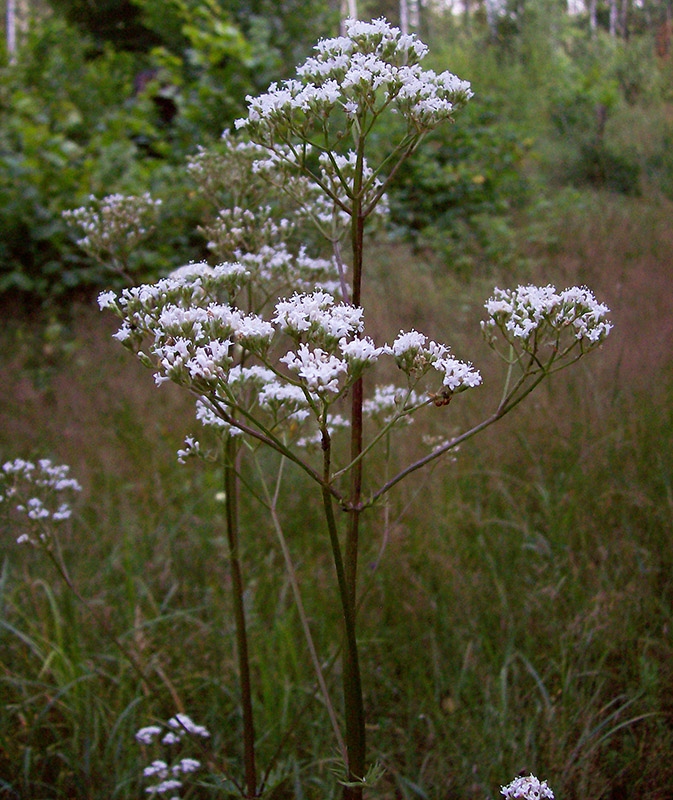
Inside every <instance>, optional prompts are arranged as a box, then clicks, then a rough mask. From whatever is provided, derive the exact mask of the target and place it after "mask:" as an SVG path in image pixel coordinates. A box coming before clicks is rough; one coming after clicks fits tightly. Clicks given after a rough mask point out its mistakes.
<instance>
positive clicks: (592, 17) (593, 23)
mask: <svg viewBox="0 0 673 800" xmlns="http://www.w3.org/2000/svg"><path fill="white" fill-rule="evenodd" d="M597 5H598V3H597V0H590V2H589V29H590V30H591V38H592V39H594V38H595V36H596V31H597V30H598V20H597V18H596V8H597Z"/></svg>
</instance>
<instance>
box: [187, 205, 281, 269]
mask: <svg viewBox="0 0 673 800" xmlns="http://www.w3.org/2000/svg"><path fill="white" fill-rule="evenodd" d="M295 227H296V225H295V223H294V221H292V220H289V219H287V218H281V219H279V220H278V221H276V220H275V219H274V218H273V213H272V209H271V207H270V206H260V207H259V208H258V209H257V210H256V211H255V212H253V211H250V210H249V209H243V208H240V207H239V206H233V208H223V209H220V211H219V213H218V215H217V217H216V218H215V219H214V220H213V222H211V223H210V224H209V225H204V226H203V227H202V228H201V230H202V232H203V233H204V234H205V235H206V237H207V238H208V249H209V250H211V251H212V252H213V253H214V254H215V255H216V256H217V257H218V258H224V259H226V258H229V257H230V256H231V255H232V254H234V255H236V257H237V258H238V257H239V256H238V254H239V253H241V254H243V253H254V252H256V251H258V250H259V249H260V248H262V247H269V246H273V245H275V244H279V243H281V242H284V241H285V240H287V238H288V237H289V236H290V235H291V234H292V232H293V231H294V229H295Z"/></svg>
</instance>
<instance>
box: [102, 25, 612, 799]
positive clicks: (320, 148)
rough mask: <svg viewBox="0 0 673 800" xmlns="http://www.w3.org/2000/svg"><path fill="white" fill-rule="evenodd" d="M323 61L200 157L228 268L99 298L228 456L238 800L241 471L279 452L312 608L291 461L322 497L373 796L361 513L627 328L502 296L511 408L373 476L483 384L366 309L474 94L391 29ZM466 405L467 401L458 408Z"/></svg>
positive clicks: (357, 772)
mask: <svg viewBox="0 0 673 800" xmlns="http://www.w3.org/2000/svg"><path fill="white" fill-rule="evenodd" d="M315 51H316V52H315V55H314V56H312V57H310V58H309V59H307V61H306V62H305V63H304V64H303V65H301V66H300V67H298V68H297V73H296V77H295V78H292V79H290V80H288V81H285V82H283V83H279V84H273V85H272V86H271V87H269V90H268V92H267V93H266V94H263V95H261V96H259V97H256V98H252V97H249V98H248V106H249V107H248V114H247V116H246V117H245V118H243V119H241V120H239V121H238V122H237V126H236V127H237V129H238V130H239V131H240V132H241V133H242V134H243V135H244V136H247V139H245V140H240V141H239V140H236V139H235V137H234V136H233V135H232V134H229V133H227V134H226V136H225V140H224V143H223V149H222V151H221V152H220V153H219V154H215V155H213V154H209V153H206V152H205V151H204V152H201V153H199V154H197V156H196V157H195V158H194V159H193V160H192V164H191V169H192V172H193V174H195V175H196V176H197V177H198V179H199V185H200V186H201V187H202V189H203V191H204V194H205V195H206V196H207V197H208V198H210V199H211V200H212V201H213V203H215V204H217V203H218V202H221V201H220V200H218V198H219V197H220V196H221V195H222V192H223V187H226V191H224V195H226V196H227V197H228V198H229V200H228V205H226V206H224V207H220V208H219V209H216V210H214V213H213V214H212V216H211V217H210V219H209V220H208V221H206V222H205V223H204V226H203V232H204V233H205V234H206V235H207V237H208V241H209V247H210V250H211V252H212V253H213V256H214V260H215V259H219V260H220V262H221V263H218V264H217V265H216V266H210V265H208V264H198V265H188V266H187V267H184V268H182V269H181V270H179V271H177V272H176V273H174V274H172V275H171V276H169V277H167V278H164V279H162V280H160V281H159V282H157V283H155V284H152V285H143V286H137V287H131V288H128V289H126V290H124V291H122V292H121V293H115V292H111V291H108V292H104V293H103V294H102V295H101V296H100V298H99V304H100V306H101V308H103V309H109V310H111V311H113V312H114V313H116V314H117V315H118V316H119V317H120V318H121V320H122V323H121V327H120V329H119V331H118V332H117V333H116V334H115V335H116V337H117V338H118V339H119V340H120V342H121V343H122V344H123V345H124V346H125V347H127V348H128V349H129V350H130V351H132V352H133V353H135V354H136V356H137V357H138V358H139V359H140V360H141V361H142V363H143V364H145V365H146V366H148V367H150V368H151V369H152V370H154V374H155V380H156V382H157V384H162V383H164V382H165V381H173V382H174V383H177V384H179V385H180V386H182V387H184V388H185V389H187V390H188V391H189V392H190V393H191V394H192V395H193V396H194V397H195V398H196V416H197V418H198V420H199V421H200V422H202V423H203V424H204V425H205V426H206V427H207V428H209V429H211V430H214V431H215V432H216V433H217V434H218V436H219V437H220V438H221V441H222V442H223V445H222V453H223V459H224V468H225V491H226V496H227V502H228V505H227V530H228V535H229V543H230V552H231V554H232V558H231V567H232V579H233V582H234V583H235V584H236V583H237V585H238V588H237V589H236V590H235V591H237V592H238V594H239V602H238V605H237V604H236V603H235V614H236V616H237V631H238V634H237V635H238V640H237V641H238V646H239V668H240V672H241V676H240V677H241V686H242V696H243V706H244V709H243V716H244V737H243V738H244V751H245V754H244V755H245V757H244V761H245V769H244V772H245V777H244V782H243V784H242V786H241V793H242V794H243V795H244V796H246V797H249V798H252V797H258V796H260V795H261V794H262V792H263V790H264V788H265V786H264V779H263V780H262V781H259V780H258V777H257V772H256V768H255V758H254V745H255V741H254V726H253V722H252V704H251V701H250V697H251V688H250V679H251V678H250V674H249V670H248V668H247V664H246V658H247V657H246V656H245V647H246V645H245V619H244V609H243V605H242V601H241V600H240V598H241V597H242V589H241V585H240V581H241V577H240V570H239V568H238V566H237V563H238V561H237V551H238V544H237V535H238V523H237V513H238V512H237V505H236V503H237V500H236V498H237V497H238V490H239V488H240V487H239V485H238V483H237V476H238V474H239V470H240V466H241V459H242V458H243V456H244V454H245V453H246V452H248V453H252V454H254V453H255V452H256V451H257V449H258V448H259V447H261V446H264V447H266V448H269V449H270V450H272V451H274V452H275V453H276V454H277V455H278V457H279V461H278V463H279V465H280V466H279V472H278V477H277V479H276V484H275V489H273V488H269V487H270V484H269V483H267V482H266V480H265V479H264V475H262V486H263V487H264V493H265V504H266V506H267V507H268V509H269V511H270V514H271V517H272V522H273V526H274V528H275V530H276V532H277V533H278V539H279V542H280V545H281V548H283V553H284V556H285V560H286V565H287V568H288V571H289V573H290V576H291V579H292V582H293V590H295V598H296V600H297V603H298V607H299V608H300V612H301V597H300V594H299V587H298V586H297V583H296V575H295V574H294V571H293V568H292V563H291V559H290V558H289V554H288V551H287V543H286V542H285V538H284V536H283V532H282V527H281V525H280V521H279V518H278V514H277V513H276V508H277V501H278V495H279V492H280V490H281V474H282V471H281V470H282V465H283V464H285V463H288V462H289V463H291V464H292V465H294V467H295V468H297V469H299V470H301V471H302V472H303V473H304V474H305V475H306V476H308V477H309V478H310V479H311V480H312V481H313V483H314V484H315V487H316V492H317V497H318V498H319V502H320V504H321V506H322V512H323V516H324V525H325V533H326V540H327V542H328V544H329V547H330V550H331V555H332V559H333V562H334V569H335V579H336V591H337V594H338V598H339V603H340V609H341V617H342V623H343V631H342V632H343V642H342V676H343V720H344V730H343V731H342V730H341V723H340V721H339V715H338V714H337V713H336V712H335V709H334V704H332V702H331V699H330V697H329V693H328V691H327V687H326V685H325V682H324V680H322V679H321V678H322V676H321V667H320V660H319V659H318V658H317V657H316V656H315V651H314V648H313V644H312V640H311V636H310V627H309V626H308V623H307V622H306V620H305V616H304V615H303V614H302V621H303V623H304V631H305V634H306V638H307V642H308V643H309V649H310V650H311V655H312V659H313V663H314V666H315V668H316V673H317V675H318V680H319V683H320V686H321V691H322V693H323V695H324V699H325V704H326V707H327V708H328V710H329V711H330V719H331V722H332V726H333V728H334V732H335V738H336V742H337V745H338V746H339V749H340V750H341V752H342V756H343V761H344V768H343V772H342V774H340V776H339V780H340V782H341V784H342V785H343V794H344V797H345V798H349V799H350V798H360V797H362V794H363V789H364V788H365V787H366V786H368V785H370V784H371V782H372V779H373V778H374V777H375V775H376V774H377V770H376V769H375V767H372V766H371V765H370V764H369V762H368V759H367V751H366V742H365V713H364V706H363V689H362V679H361V674H360V663H359V655H358V634H357V610H358V607H359V602H360V599H361V594H360V592H359V588H360V584H359V581H358V556H359V553H360V550H361V541H360V540H361V517H362V515H363V514H364V513H366V512H368V511H369V510H370V509H372V508H373V507H375V506H376V505H377V504H378V503H380V502H382V501H383V499H384V498H385V496H386V495H387V493H388V492H389V491H390V490H391V489H392V488H393V487H394V486H395V485H396V484H397V483H399V482H400V481H402V480H403V479H404V478H406V477H407V476H409V475H411V474H412V473H414V472H416V471H417V470H420V469H421V468H422V467H424V466H426V465H428V464H430V463H432V462H435V461H436V460H437V459H439V458H441V457H442V456H444V455H446V454H448V453H449V452H450V451H452V450H455V448H457V447H458V446H459V445H460V444H461V443H462V442H464V441H465V440H467V439H469V438H470V437H472V436H474V435H475V434H477V433H478V432H480V431H481V430H484V429H485V428H487V427H488V426H490V425H491V424H493V423H494V422H496V421H497V420H499V419H500V418H501V417H503V416H504V415H505V414H506V413H508V412H509V411H511V410H512V409H513V408H514V407H515V406H516V405H517V404H518V403H519V402H521V400H523V399H524V398H525V397H526V396H527V395H528V394H529V393H530V392H531V391H532V390H533V389H534V388H535V387H536V386H537V385H538V384H539V383H540V382H541V381H542V380H543V379H544V378H545V377H546V376H547V375H549V374H550V373H552V372H555V371H557V370H558V369H561V368H563V367H565V366H567V365H568V364H570V363H572V362H573V361H575V360H577V359H578V358H580V357H581V356H583V355H585V354H586V353H588V352H589V351H591V350H593V349H595V348H596V347H598V346H599V345H600V344H601V343H602V342H603V341H604V339H605V337H606V336H607V335H608V333H609V331H610V327H611V326H610V323H609V322H608V321H607V320H606V315H607V313H608V309H607V308H606V306H605V305H602V304H600V303H598V302H597V301H596V300H595V298H594V296H593V295H592V294H591V292H590V291H589V290H588V289H585V288H577V287H573V288H570V289H567V290H565V291H560V292H557V291H556V289H555V288H554V287H552V286H546V287H542V288H539V287H534V286H526V287H519V288H518V289H516V290H514V291H503V290H499V289H496V290H495V292H494V295H493V297H492V298H491V299H489V300H488V301H487V303H486V312H487V319H486V320H485V322H484V323H483V326H482V327H483V332H484V334H485V336H486V337H487V340H488V342H489V343H490V344H491V346H492V347H493V348H494V350H495V351H496V352H497V353H498V354H499V355H500V356H501V357H502V358H503V359H504V360H505V361H506V362H507V364H508V370H507V378H506V381H505V385H504V387H503V391H502V395H501V399H500V402H499V403H498V405H497V407H496V408H495V409H493V410H492V411H490V413H487V414H486V415H485V416H484V418H483V419H482V421H481V422H479V423H478V424H477V425H474V426H472V427H470V428H467V429H465V430H463V431H462V432H461V433H459V434H457V435H453V436H451V437H450V438H444V439H443V440H442V441H441V442H440V443H439V444H435V445H434V446H430V447H429V449H428V451H427V452H426V453H425V454H424V455H423V456H421V457H420V458H418V459H417V460H415V461H413V462H411V463H408V464H406V465H403V466H401V467H399V468H398V469H397V472H395V473H393V474H388V475H386V477H385V478H384V479H382V480H381V481H380V482H377V478H376V477H375V475H373V474H371V471H370V472H367V471H366V469H365V467H366V464H367V462H368V459H369V458H370V456H371V455H372V453H373V452H374V451H375V450H376V449H377V448H379V447H381V448H383V447H385V448H389V443H390V437H391V435H392V434H393V433H395V432H399V429H401V428H402V426H403V423H407V422H409V421H410V420H412V419H413V418H414V417H415V416H416V415H418V414H421V413H422V412H423V410H424V409H426V408H427V407H428V406H439V407H446V406H448V405H449V403H450V402H451V401H452V399H453V398H455V397H456V396H457V395H460V394H462V393H463V392H465V391H468V390H471V389H474V388H475V387H478V386H479V385H480V384H481V382H482V378H481V374H480V372H479V371H478V370H477V369H476V368H475V367H474V366H473V365H472V364H471V363H470V362H469V361H466V360H462V359H459V358H457V357H456V356H454V355H453V353H452V352H451V350H450V348H449V346H448V345H447V344H444V343H441V342H436V341H433V340H430V339H429V338H428V337H427V336H426V335H425V334H424V333H422V332H420V331H417V330H407V331H404V330H403V331H400V333H399V334H398V335H397V336H396V337H395V338H394V340H393V341H390V342H379V343H377V342H375V341H373V339H372V338H370V337H369V336H368V335H367V331H366V325H365V321H366V320H365V317H366V313H365V309H364V308H363V307H362V302H361V299H362V286H363V279H364V267H365V261H364V253H365V235H364V234H365V227H366V225H367V224H368V222H370V221H371V219H372V217H373V216H374V215H375V214H379V215H381V211H382V209H383V210H385V205H384V204H385V191H386V188H387V186H388V185H389V182H390V180H391V179H392V177H393V176H394V175H395V174H396V173H397V171H398V170H399V169H400V168H401V167H402V165H403V163H404V161H405V159H406V158H408V156H409V155H410V154H411V153H413V152H414V150H415V149H416V148H417V147H418V146H419V145H420V143H421V142H422V140H423V137H424V136H425V135H426V134H427V133H428V132H429V131H431V130H432V129H433V128H434V127H436V126H437V125H439V124H442V123H444V122H447V121H450V120H451V119H452V118H453V116H454V115H455V114H456V113H457V112H458V111H459V110H460V108H461V107H462V106H463V105H464V104H465V103H466V102H468V101H469V99H470V98H471V96H472V92H471V89H470V85H469V83H467V82H466V81H463V80H461V79H459V78H457V77H456V76H455V75H452V74H451V73H449V72H443V73H441V74H436V73H435V72H433V71H430V70H424V69H423V68H422V67H421V61H422V59H423V58H424V56H425V55H426V52H427V48H426V46H425V45H424V44H423V43H422V42H421V41H420V40H419V39H418V38H417V37H416V36H414V35H403V34H402V33H401V32H400V31H399V30H398V29H396V28H394V27H391V26H390V25H389V24H388V23H387V22H386V21H385V20H382V19H379V20H376V21H373V22H369V23H365V22H360V21H354V20H350V21H348V22H347V23H346V33H345V35H344V36H341V37H338V38H335V39H328V40H324V41H321V42H319V43H318V44H317V45H316V48H315ZM390 114H396V115H397V116H398V118H401V119H402V120H403V121H404V125H403V126H401V127H400V126H395V128H394V130H396V131H398V130H400V131H401V133H400V135H399V139H398V140H395V141H390V144H389V151H388V152H387V154H386V155H385V157H384V158H383V159H382V160H381V161H380V162H378V163H373V162H371V163H370V162H368V160H367V156H368V155H371V153H370V149H372V148H371V147H370V141H371V137H372V134H373V132H375V131H380V130H381V124H382V123H384V122H385V118H386V117H387V115H390ZM377 152H380V143H379V144H378V145H377ZM259 181H263V182H266V184H268V185H269V186H270V187H272V188H273V189H275V191H276V198H278V197H281V196H282V197H284V198H286V200H287V202H288V203H289V205H288V208H292V209H294V210H293V211H291V212H289V213H288V215H287V216H280V217H279V218H278V219H272V216H273V214H274V212H275V211H276V210H279V209H281V208H282V207H283V206H282V203H278V202H277V203H276V205H274V206H271V205H267V204H265V201H264V199H263V193H262V192H261V191H260V183H259ZM218 193H219V194H218ZM248 203H249V204H250V205H249V206H248V205H246V204H248ZM299 217H301V218H302V219H303V220H305V219H306V218H308V219H310V220H312V221H313V222H314V223H315V225H316V227H317V229H318V230H319V231H321V233H322V234H323V235H324V237H325V239H326V241H327V242H328V243H329V246H330V247H331V253H330V257H329V258H328V259H324V258H323V259H320V258H313V257H309V255H308V254H307V251H306V248H302V247H298V248H297V247H296V244H297V240H296V237H295V238H293V236H294V233H293V232H294V230H295V226H296V224H297V219H298V218H299ZM106 241H107V240H106ZM342 246H343V247H344V248H345V249H346V252H347V254H348V256H349V260H350V267H348V266H347V265H346V263H345V260H344V259H343V258H342ZM386 360H387V361H388V362H389V363H390V364H391V365H394V366H395V367H396V369H397V374H398V375H399V377H400V380H399V381H398V382H397V383H395V384H386V385H375V383H374V375H375V372H376V369H378V367H377V368H376V369H375V365H377V364H379V362H384V361H386ZM457 407H458V403H453V404H452V405H451V410H452V411H453V410H455V409H457ZM204 441H205V439H203V437H201V439H200V440H197V439H195V438H192V437H190V438H188V440H187V445H186V448H185V450H183V451H181V453H180V458H181V459H183V460H184V459H185V458H186V457H187V456H188V455H190V454H194V453H201V454H205V455H207V454H208V452H209V451H208V450H207V448H206V446H205V445H204V444H203V442H204ZM246 698H247V699H246ZM161 769H162V770H164V767H162V768H161ZM166 769H168V768H167V767H166ZM162 775H163V772H162Z"/></svg>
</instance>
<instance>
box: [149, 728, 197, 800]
mask: <svg viewBox="0 0 673 800" xmlns="http://www.w3.org/2000/svg"><path fill="white" fill-rule="evenodd" d="M189 736H193V737H201V738H208V737H209V736H210V732H209V731H208V730H207V729H206V728H205V727H204V726H203V725H197V724H196V723H194V722H193V721H192V720H191V719H190V718H189V717H188V716H187V714H176V715H175V716H174V717H171V718H170V719H169V720H168V722H167V723H166V724H165V725H148V726H146V727H144V728H141V729H140V730H139V731H138V732H137V733H136V735H135V738H136V741H137V742H139V743H140V744H142V745H145V746H150V745H154V744H161V745H165V746H168V747H170V746H175V745H179V744H181V745H184V743H185V740H186V739H187V738H188V737H189ZM200 767H201V762H200V761H197V759H195V758H189V757H186V758H185V757H181V758H178V757H176V756H174V757H173V758H171V759H170V761H166V760H164V759H160V758H157V759H154V760H153V761H152V762H151V763H150V764H149V765H148V766H147V767H145V768H144V769H143V776H144V777H145V778H152V779H153V781H158V783H152V784H150V785H149V786H147V787H146V789H145V793H146V794H150V795H158V796H166V795H168V794H169V793H170V794H171V795H172V797H171V798H170V800H179V798H178V796H177V795H175V794H173V793H174V792H175V791H176V790H179V789H181V788H182V786H183V782H184V776H185V775H189V774H191V773H193V772H196V771H197V770H198V769H200Z"/></svg>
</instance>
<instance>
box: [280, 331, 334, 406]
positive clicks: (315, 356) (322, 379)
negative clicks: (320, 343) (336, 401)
mask: <svg viewBox="0 0 673 800" xmlns="http://www.w3.org/2000/svg"><path fill="white" fill-rule="evenodd" d="M280 361H281V363H283V364H287V366H288V368H289V369H290V370H292V371H293V372H296V373H297V374H298V375H299V377H300V378H302V379H303V380H304V381H305V383H306V385H307V387H308V389H309V390H310V391H311V392H315V393H317V394H320V395H324V394H325V393H333V394H336V393H337V392H338V391H339V377H340V376H341V375H344V374H345V373H347V372H348V364H347V363H346V362H345V361H342V360H341V359H340V358H337V357H336V356H334V355H331V354H330V353H327V352H325V351H324V350H322V349H321V348H319V347H317V348H315V349H314V350H311V349H309V348H308V347H307V346H306V345H305V344H303V345H301V346H300V347H299V350H298V351H297V352H296V353H293V352H290V353H287V354H286V355H285V356H283V357H282V358H281V359H280Z"/></svg>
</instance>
